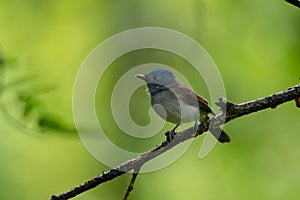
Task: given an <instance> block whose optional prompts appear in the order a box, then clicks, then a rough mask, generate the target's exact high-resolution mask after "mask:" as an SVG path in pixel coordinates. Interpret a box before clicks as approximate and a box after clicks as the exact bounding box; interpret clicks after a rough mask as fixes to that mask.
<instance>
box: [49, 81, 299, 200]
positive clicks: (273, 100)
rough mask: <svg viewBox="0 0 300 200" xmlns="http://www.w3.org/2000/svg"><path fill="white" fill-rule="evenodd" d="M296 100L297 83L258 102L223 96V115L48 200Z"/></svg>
mask: <svg viewBox="0 0 300 200" xmlns="http://www.w3.org/2000/svg"><path fill="white" fill-rule="evenodd" d="M298 98H300V84H299V85H296V86H294V87H291V88H288V89H287V90H284V91H282V92H278V93H275V94H272V95H269V96H266V97H263V98H260V99H257V100H253V101H249V102H245V103H240V104H233V103H231V102H229V101H227V100H226V99H225V98H224V97H221V98H219V102H217V103H216V104H217V105H218V106H219V107H220V108H221V111H222V113H221V114H218V115H216V116H214V117H212V118H211V119H209V120H208V121H206V122H203V123H201V124H200V125H199V128H198V131H195V129H194V128H189V129H186V130H184V131H182V132H180V133H178V134H176V135H175V137H174V139H173V140H171V141H164V142H162V143H161V144H160V145H158V146H157V147H155V148H153V149H151V150H150V151H148V152H145V153H143V154H141V155H140V156H138V157H136V158H134V159H131V160H129V161H127V162H125V163H123V164H121V165H119V166H117V167H115V168H113V169H111V170H109V171H107V172H105V173H103V174H101V175H99V176H97V177H95V178H93V179H91V180H89V181H87V182H85V183H83V184H81V185H79V186H77V187H75V188H73V189H71V190H69V191H67V192H64V193H62V194H59V195H52V197H51V200H66V199H70V198H72V197H75V196H77V195H78V194H81V193H83V192H85V191H87V190H90V189H92V188H94V187H96V186H98V185H100V184H101V183H104V182H107V181H110V180H112V179H114V178H116V177H118V176H121V175H122V174H125V173H127V172H129V171H132V170H135V169H139V168H140V167H141V166H143V164H145V163H146V162H148V161H149V160H151V159H153V158H155V157H157V156H159V155H161V154H163V153H164V152H166V151H168V150H169V149H171V148H173V147H175V146H176V145H178V144H179V143H181V142H184V141H186V140H188V139H191V138H194V137H197V136H198V135H201V134H202V133H204V132H206V131H207V130H208V128H209V126H214V127H217V126H220V125H222V124H225V123H227V122H229V121H231V120H233V119H236V118H238V117H242V116H244V115H247V114H251V113H254V112H257V111H260V110H264V109H267V108H272V109H274V108H276V107H277V106H278V105H280V104H282V103H285V102H288V101H292V100H296V99H298ZM134 180H135V178H134ZM133 182H134V181H133Z"/></svg>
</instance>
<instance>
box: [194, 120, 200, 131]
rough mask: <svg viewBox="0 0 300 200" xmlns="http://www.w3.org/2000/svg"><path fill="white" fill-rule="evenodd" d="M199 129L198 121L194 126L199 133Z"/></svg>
mask: <svg viewBox="0 0 300 200" xmlns="http://www.w3.org/2000/svg"><path fill="white" fill-rule="evenodd" d="M198 128H199V124H198V121H195V124H194V127H193V129H194V131H196V132H198Z"/></svg>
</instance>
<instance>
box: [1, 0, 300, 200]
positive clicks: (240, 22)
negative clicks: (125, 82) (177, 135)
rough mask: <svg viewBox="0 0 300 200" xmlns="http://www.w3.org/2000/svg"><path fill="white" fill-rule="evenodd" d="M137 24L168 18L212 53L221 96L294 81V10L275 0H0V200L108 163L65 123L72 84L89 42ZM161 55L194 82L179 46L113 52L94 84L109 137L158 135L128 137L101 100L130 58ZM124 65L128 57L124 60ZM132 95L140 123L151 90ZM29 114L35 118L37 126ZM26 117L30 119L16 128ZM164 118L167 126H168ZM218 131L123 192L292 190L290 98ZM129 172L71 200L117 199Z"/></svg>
mask: <svg viewBox="0 0 300 200" xmlns="http://www.w3.org/2000/svg"><path fill="white" fill-rule="evenodd" d="M144 26H158V27H165V28H171V29H174V30H177V31H180V32H182V33H184V34H187V35H189V36H190V37H192V38H193V39H195V40H197V41H198V42H199V43H200V44H202V45H203V46H204V47H205V48H206V50H207V51H208V52H209V53H210V55H211V56H212V58H213V59H214V61H215V62H216V64H217V66H218V68H219V70H220V72H221V74H222V77H223V80H224V84H225V87H226V92H227V98H228V99H229V100H231V101H233V102H243V101H248V100H252V99H256V98H259V97H262V96H265V95H268V94H271V93H274V92H277V91H280V90H284V89H286V88H287V87H289V86H293V85H295V84H297V83H298V77H299V74H300V73H299V72H300V67H299V52H300V37H299V35H300V9H298V8H296V7H293V6H291V5H288V4H286V3H285V2H284V1H283V0H282V1H279V0H278V1H274V0H265V1H259V0H255V1H246V0H240V1H233V0H226V1H225V0H222V1H209V0H203V1H200V0H187V1H179V0H172V1H171V0H166V1H157V0H152V1H138V0H130V1H114V0H113V1H112V0H110V1H108V0H101V1H96V0H87V1H80V0H74V1H58V0H56V1H55V0H54V1H37V0H27V1H21V0H15V1H9V0H1V2H0V46H1V60H3V62H0V73H1V74H0V78H1V87H2V86H3V87H4V90H5V92H6V93H5V97H1V98H4V99H5V101H3V102H2V103H1V109H2V110H1V113H0V124H1V125H0V131H1V142H0V158H1V167H0V184H1V187H0V199H24V200H25V199H28V200H29V199H30V200H32V199H49V198H50V196H51V195H52V194H53V193H60V192H63V191H65V190H67V189H69V188H71V187H73V186H76V185H78V184H80V183H82V182H84V181H85V180H88V179H90V178H92V177H94V176H96V175H98V174H100V173H101V172H102V171H106V170H108V169H109V168H108V167H107V166H104V165H103V164H101V163H100V162H98V161H97V160H96V159H94V158H93V156H92V155H90V154H89V152H88V151H87V150H86V149H85V148H84V146H83V145H82V143H81V142H80V139H79V137H78V135H77V134H76V133H75V132H74V131H72V128H69V127H72V126H73V125H72V89H73V83H74V80H75V77H76V73H77V70H78V69H79V67H80V65H81V63H82V62H83V60H84V58H85V57H86V56H87V55H88V53H89V52H90V51H91V50H92V49H93V48H94V47H95V46H96V45H97V44H99V43H100V42H101V41H103V40H105V39H106V38H108V37H109V36H112V35H114V34H116V33H119V32H121V31H124V30H127V29H131V28H136V27H144ZM159 61H161V63H164V64H168V65H174V67H175V68H176V69H177V70H179V71H180V72H182V73H183V74H185V75H187V77H189V79H191V80H190V81H191V82H194V83H196V84H197V83H201V80H200V81H199V80H198V79H196V80H194V79H193V76H189V75H191V74H192V73H193V71H192V70H191V67H190V68H188V67H185V68H184V69H183V67H181V65H182V66H185V65H187V63H185V62H184V61H182V60H180V59H179V58H176V56H174V55H169V54H167V53H162V52H157V51H156V52H155V51H153V52H152V51H150V50H148V51H146V50H145V51H141V52H134V53H132V54H130V55H128V57H127V58H126V57H124V58H120V59H119V60H117V61H116V62H115V63H113V64H112V66H111V68H110V70H108V71H107V72H106V75H105V76H104V78H103V80H101V81H100V84H99V91H98V92H97V96H96V98H97V99H98V101H97V102H99V104H97V105H96V106H97V111H98V116H101V115H104V116H106V115H107V119H106V121H104V122H103V123H104V124H105V127H106V130H108V131H109V132H112V133H114V134H115V135H111V139H112V140H113V141H114V142H115V143H116V144H118V145H120V146H124V148H129V149H130V150H136V152H143V151H146V150H148V149H150V148H151V147H153V146H155V144H158V143H160V142H161V141H162V140H163V139H164V136H163V133H161V134H158V135H157V136H155V137H153V138H151V139H149V140H147V141H144V140H137V139H132V138H129V137H128V136H124V134H123V133H122V131H121V130H119V129H118V128H117V126H116V125H115V123H114V122H113V120H112V116H111V113H109V111H110V110H109V109H108V108H107V106H105V105H106V104H105V103H104V102H105V101H106V102H108V101H109V98H108V97H109V95H110V93H111V90H112V87H113V84H114V83H115V81H116V77H119V76H121V75H122V73H124V72H126V70H129V69H130V66H135V65H137V64H142V63H143V62H159ZM121 65H126V66H128V67H127V68H122V69H121V68H120V66H121ZM4 74H5V76H4ZM31 76H35V78H30V77H31ZM22 77H25V80H26V81H21V84H13V86H12V87H7V86H6V85H5V83H9V82H12V83H13V82H14V81H18V80H21V79H22ZM48 87H50V89H47V88H48ZM51 88H52V89H51ZM2 89H3V88H1V90H2ZM194 89H195V90H196V91H197V92H200V91H201V89H203V88H200V87H199V88H197V87H195V88H194ZM40 90H42V92H38V91H40ZM43 90H45V91H46V92H45V91H43ZM48 90H49V91H48ZM203 90H204V91H206V90H205V88H204V89H203ZM204 95H205V96H206V95H207V93H205V92H204ZM24 96H25V97H28V98H29V99H30V101H29V100H28V98H25V99H26V100H24V98H21V97H24ZM16 97H18V98H16ZM16 99H17V100H16ZM20 99H21V100H20ZM32 99H33V100H32ZM135 99H139V100H134V99H132V101H131V103H132V104H133V105H136V106H132V105H131V108H130V109H131V111H132V115H133V118H134V119H135V120H136V121H137V123H139V124H144V125H145V124H147V123H148V122H149V119H148V118H147V110H148V107H149V99H148V98H147V96H146V95H145V93H144V88H141V89H139V90H138V91H137V93H136V94H135ZM24 102H25V105H27V107H26V106H25V107H24V105H23V104H24ZM28 102H30V103H28ZM20 104H22V105H23V106H22V105H20ZM30 106H32V107H34V108H28V107H30ZM26 108H27V109H28V110H30V111H31V110H34V112H32V113H31V114H30V116H29V117H28V116H25V115H26V114H24V112H25V111H24V109H25V110H26ZM20 112H21V113H22V114H20ZM143 114H145V116H144V115H143ZM24 116H25V117H24ZM135 116H136V117H135ZM12 118H13V119H17V120H12ZM36 120H38V125H39V126H38V127H37V129H34V131H33V130H32V128H35V121H36ZM31 123H32V124H33V125H31V126H30V128H28V127H26V128H25V129H24V127H22V126H20V124H25V125H26V126H27V125H28V124H31ZM44 126H45V127H46V129H44ZM65 126H66V127H65ZM67 126H68V127H67ZM170 127H172V125H170V124H167V125H166V127H165V130H167V129H168V128H170ZM225 129H226V131H227V132H228V133H229V134H230V135H231V138H232V143H230V144H226V145H217V146H216V147H215V148H214V150H213V152H212V153H210V155H209V156H208V157H206V158H205V159H203V160H199V159H198V151H199V147H200V145H201V143H202V141H203V137H199V138H197V139H196V140H195V142H194V143H193V144H192V146H191V148H189V149H188V151H187V152H186V153H185V154H184V155H183V156H182V157H181V158H180V159H179V160H177V161H176V162H175V163H173V164H172V165H171V166H169V167H167V168H164V169H162V170H159V171H156V172H152V173H146V174H142V175H140V176H139V177H138V179H137V182H136V185H135V190H133V192H132V194H131V195H130V199H167V198H169V199H209V200H213V199H231V200H232V199H272V200H274V199H296V198H297V196H298V197H299V192H298V190H299V188H300V170H299V165H300V157H299V152H300V146H299V141H300V134H299V110H298V109H297V108H296V107H295V104H294V103H293V102H290V103H286V104H284V105H281V106H279V107H278V108H276V110H266V111H263V112H259V113H255V114H251V115H249V116H245V117H242V118H239V119H236V120H234V121H232V122H230V123H228V124H227V125H226V126H225ZM162 132H163V131H162ZM126 139H128V140H126ZM107 153H109V152H107ZM129 180H130V175H129V174H127V175H124V176H122V177H119V178H117V179H115V180H113V181H111V182H108V183H105V184H103V185H101V186H100V187H97V188H95V189H93V190H91V191H88V192H86V193H84V194H82V195H80V196H78V197H76V198H75V199H78V200H79V199H91V200H92V199H121V197H122V196H123V195H124V193H125V191H126V188H127V185H128V183H129Z"/></svg>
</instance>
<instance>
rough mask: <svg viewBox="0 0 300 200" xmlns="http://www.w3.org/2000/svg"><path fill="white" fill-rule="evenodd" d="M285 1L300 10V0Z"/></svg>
mask: <svg viewBox="0 0 300 200" xmlns="http://www.w3.org/2000/svg"><path fill="white" fill-rule="evenodd" d="M285 1H286V2H288V3H290V4H292V5H294V6H296V7H298V8H300V0H285Z"/></svg>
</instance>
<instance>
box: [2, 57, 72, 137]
mask: <svg viewBox="0 0 300 200" xmlns="http://www.w3.org/2000/svg"><path fill="white" fill-rule="evenodd" d="M0 67H1V71H0V73H1V74H0V76H1V81H2V82H1V84H0V88H1V90H0V108H1V111H2V114H4V117H6V118H7V119H8V120H9V121H10V122H12V124H14V125H16V127H19V128H21V131H24V132H27V133H31V134H33V133H40V132H45V131H52V132H53V131H56V132H57V131H58V132H75V129H74V128H73V127H70V126H67V125H65V123H64V122H63V120H61V119H59V117H57V116H56V115H55V114H53V113H50V111H47V108H46V106H45V105H44V103H43V102H42V100H40V99H39V98H38V96H39V95H42V94H43V93H45V92H49V91H51V90H53V89H54V88H49V89H47V88H46V87H44V88H43V86H39V87H40V88H41V89H37V86H36V85H33V84H32V83H34V82H36V79H37V75H33V74H32V72H28V71H27V72H26V69H27V68H28V66H27V63H26V58H24V57H20V58H18V59H13V58H8V57H7V58H6V57H5V55H4V54H3V53H2V55H0ZM28 73H29V74H28Z"/></svg>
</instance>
